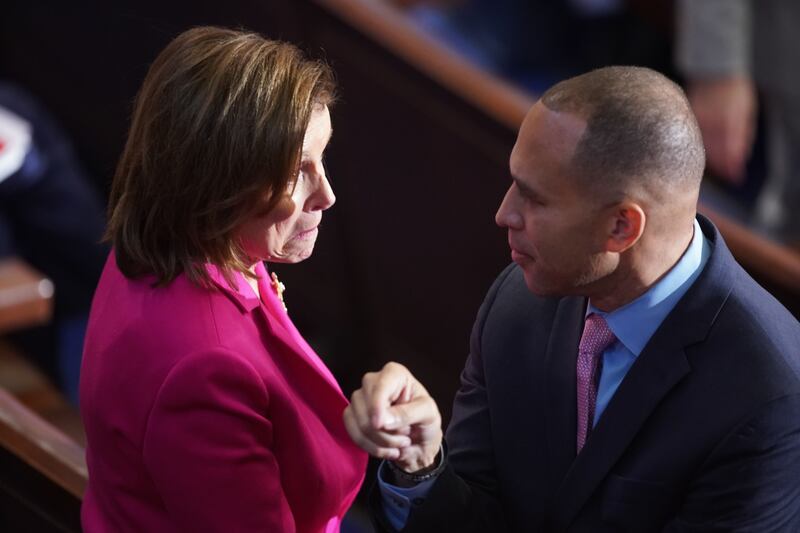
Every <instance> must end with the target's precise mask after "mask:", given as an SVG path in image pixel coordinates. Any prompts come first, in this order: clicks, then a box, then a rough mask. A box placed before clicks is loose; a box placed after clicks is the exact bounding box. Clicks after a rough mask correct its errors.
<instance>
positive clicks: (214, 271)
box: [205, 261, 267, 311]
mask: <svg viewBox="0 0 800 533" xmlns="http://www.w3.org/2000/svg"><path fill="white" fill-rule="evenodd" d="M205 268H206V272H208V275H209V277H210V278H211V281H212V282H214V285H216V286H217V287H219V289H220V290H221V291H222V292H223V293H224V294H227V295H228V296H230V297H231V298H232V299H233V300H234V301H235V302H236V303H237V304H239V306H240V307H241V308H242V310H244V311H252V310H253V309H255V308H256V307H258V306H259V305H260V303H261V302H260V300H259V299H258V295H256V293H255V291H254V290H253V287H251V286H250V284H249V283H248V282H247V279H246V278H245V276H244V274H242V273H241V272H239V271H237V270H231V271H230V273H231V275H232V279H233V282H234V285H233V287H231V285H230V284H229V283H228V282H227V281H226V280H225V276H223V271H222V269H221V268H219V267H218V266H216V265H214V264H211V263H206V264H205ZM255 270H256V274H257V275H258V277H259V278H262V279H266V276H267V271H266V268H265V267H264V264H263V263H262V262H261V261H258V262H257V263H256V269H255Z"/></svg>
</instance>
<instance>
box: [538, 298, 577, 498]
mask: <svg viewBox="0 0 800 533" xmlns="http://www.w3.org/2000/svg"><path fill="white" fill-rule="evenodd" d="M585 312H586V299H585V298H565V299H563V300H562V301H561V303H560V304H559V306H558V310H557V311H556V315H555V318H554V320H553V325H552V334H551V336H550V339H549V341H548V344H547V349H546V351H545V383H544V387H545V401H546V408H545V420H546V422H545V423H546V427H545V429H546V431H545V435H546V438H547V450H548V457H547V463H548V465H547V467H548V472H549V478H550V486H551V487H553V488H555V487H558V486H559V485H560V484H561V481H562V480H563V479H564V475H565V474H566V472H567V471H568V470H569V468H570V465H571V464H572V462H573V461H574V460H575V451H576V443H575V438H576V436H575V434H576V424H577V415H576V411H577V400H576V384H575V357H576V355H577V353H578V344H579V342H580V339H581V332H582V328H583V319H584V314H585ZM550 503H551V504H552V502H550Z"/></svg>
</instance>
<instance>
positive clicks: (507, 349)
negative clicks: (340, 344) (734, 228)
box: [344, 67, 800, 533]
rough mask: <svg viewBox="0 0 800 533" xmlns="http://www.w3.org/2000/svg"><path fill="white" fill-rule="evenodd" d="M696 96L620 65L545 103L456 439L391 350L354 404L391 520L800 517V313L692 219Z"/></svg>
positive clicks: (690, 522)
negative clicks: (508, 261)
mask: <svg viewBox="0 0 800 533" xmlns="http://www.w3.org/2000/svg"><path fill="white" fill-rule="evenodd" d="M704 163H705V159H704V153H703V148H702V139H701V137H700V133H699V130H698V127H697V122H696V120H695V118H694V116H693V114H692V112H691V110H690V108H689V105H688V103H687V101H686V98H685V96H684V94H683V92H682V91H681V90H680V88H679V87H677V86H676V85H675V84H673V83H672V82H671V81H669V80H668V79H666V78H664V77H663V76H661V75H660V74H658V73H656V72H653V71H651V70H647V69H642V68H635V67H609V68H604V69H599V70H596V71H592V72H590V73H588V74H584V75H582V76H578V77H576V78H572V79H569V80H566V81H564V82H561V83H559V84H557V85H556V86H554V87H553V88H552V89H550V90H548V91H547V92H546V93H545V94H544V95H543V96H542V98H541V99H540V100H539V101H538V102H537V103H536V104H535V105H534V106H533V108H532V109H531V111H530V112H529V114H528V115H527V117H526V118H525V121H524V123H523V125H522V128H521V130H520V133H519V137H518V139H517V143H516V145H515V147H514V150H513V152H512V154H511V159H510V169H511V175H512V178H513V182H512V185H511V187H510V188H509V190H508V193H507V194H506V196H505V198H504V199H503V203H502V205H501V206H500V209H499V210H498V213H497V217H496V218H497V223H498V224H499V225H500V226H502V227H505V228H507V230H508V239H509V246H510V247H511V256H512V259H513V261H514V264H513V265H511V266H509V267H508V268H507V269H506V270H505V271H504V272H503V273H502V274H501V275H500V276H499V277H498V279H497V280H496V281H495V283H494V285H493V286H492V288H491V289H490V290H489V293H488V295H487V297H486V300H485V301H484V303H483V305H482V307H481V309H480V311H479V313H478V318H477V321H476V323H475V327H474V329H473V333H472V339H471V349H470V355H469V357H468V359H467V362H466V366H465V369H464V372H463V374H462V376H461V388H460V390H459V392H458V394H457V396H456V399H455V404H454V407H453V417H452V421H451V423H450V426H449V428H448V430H447V438H446V441H447V446H446V447H442V448H441V449H440V443H441V442H442V432H441V428H440V426H441V419H440V416H439V413H438V410H437V407H436V404H435V402H434V401H433V400H432V399H431V398H430V396H429V395H428V393H427V392H426V391H425V388H424V387H423V386H422V385H421V384H420V383H419V382H418V381H417V380H416V379H415V378H414V377H413V376H412V375H411V373H410V372H409V371H408V370H407V369H405V368H404V367H402V366H401V365H398V364H395V363H389V364H388V365H387V366H385V367H384V368H383V369H382V370H381V371H380V372H376V373H370V374H367V375H366V376H365V377H364V382H363V387H362V388H361V389H359V390H357V391H356V392H355V393H354V394H353V397H352V404H351V406H350V407H349V408H348V409H347V410H346V411H345V414H344V419H345V424H346V425H347V427H348V430H349V432H350V434H351V436H352V437H353V439H354V440H355V441H356V442H357V443H358V444H359V445H361V446H362V447H363V448H364V449H365V450H367V451H368V452H370V453H372V454H373V455H375V456H377V457H381V458H384V459H386V461H385V463H384V464H383V465H382V467H381V470H380V473H379V487H378V490H376V491H374V492H373V501H372V503H373V508H374V512H375V515H376V523H377V524H378V526H379V528H380V529H382V530H386V531H392V530H396V529H402V528H404V529H403V531H508V530H510V531H548V532H549V531H553V532H555V531H559V532H560V531H570V532H583V531H586V532H589V531H591V532H602V531H609V532H610V531H615V532H617V531H632V532H637V533H640V532H648V531H671V532H674V531H704V532H705V531H758V532H761V531H787V532H788V531H792V532H794V531H800V324H798V322H797V321H796V320H795V319H794V318H793V317H792V316H791V315H790V314H789V313H788V312H787V311H786V310H785V309H784V308H783V307H782V306H781V305H780V304H779V303H778V302H777V301H775V299H774V298H772V296H770V295H769V294H768V293H767V292H766V291H764V290H763V289H762V288H761V287H759V286H758V285H757V284H756V283H755V282H754V281H753V280H752V279H751V278H750V277H749V276H748V275H747V274H746V273H745V272H744V271H743V270H742V268H741V267H740V266H739V265H738V264H737V263H736V261H735V260H734V259H733V257H732V256H731V254H730V252H729V251H728V249H727V248H726V246H725V243H724V241H723V240H722V238H721V237H720V235H719V233H718V232H717V230H716V228H715V227H714V226H713V225H712V224H711V222H709V221H708V220H707V219H705V218H702V217H697V215H696V204H697V197H698V192H699V185H700V179H701V176H702V174H703V168H704Z"/></svg>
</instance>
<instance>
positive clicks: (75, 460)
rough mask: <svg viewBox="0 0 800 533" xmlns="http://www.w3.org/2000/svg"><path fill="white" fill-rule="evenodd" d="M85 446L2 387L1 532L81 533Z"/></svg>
mask: <svg viewBox="0 0 800 533" xmlns="http://www.w3.org/2000/svg"><path fill="white" fill-rule="evenodd" d="M86 481H87V472H86V463H85V459H84V450H83V447H81V446H80V445H79V444H77V443H76V442H75V441H73V440H72V439H70V438H69V437H67V436H66V435H64V434H63V433H61V432H60V431H59V430H58V429H56V428H55V427H54V426H52V425H51V424H50V423H48V422H46V421H45V420H44V419H42V418H41V417H40V416H39V415H37V414H36V413H34V412H33V411H32V410H30V409H29V408H27V407H26V406H24V405H23V404H22V403H21V402H20V401H19V400H17V399H16V398H15V397H14V396H12V395H11V394H10V393H8V392H6V391H5V390H2V389H0V531H8V532H15V531H19V532H23V531H24V532H28V531H31V532H37V533H39V532H41V533H46V532H50V531H53V532H55V531H80V504H81V499H82V497H83V492H84V490H85V488H86Z"/></svg>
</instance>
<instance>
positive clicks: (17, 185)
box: [0, 81, 108, 402]
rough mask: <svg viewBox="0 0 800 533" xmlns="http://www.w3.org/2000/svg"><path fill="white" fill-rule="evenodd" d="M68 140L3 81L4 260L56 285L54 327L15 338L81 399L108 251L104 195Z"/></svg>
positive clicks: (0, 247) (0, 224) (0, 241)
mask: <svg viewBox="0 0 800 533" xmlns="http://www.w3.org/2000/svg"><path fill="white" fill-rule="evenodd" d="M89 183H90V182H89V179H88V177H87V175H86V172H85V171H84V169H83V166H82V165H81V164H80V162H79V161H78V158H77V156H76V154H75V151H74V150H73V147H72V144H71V143H70V141H69V139H68V137H67V135H66V134H65V133H64V131H62V129H61V128H60V127H59V125H58V124H57V123H56V121H55V119H54V118H53V117H52V116H51V115H50V113H49V112H48V111H47V110H45V109H44V108H43V107H42V106H41V105H40V104H39V103H38V102H37V101H36V100H35V99H34V98H33V96H32V95H31V94H29V93H28V92H27V91H25V90H24V89H22V88H21V87H19V86H16V85H14V84H12V83H9V82H5V81H0V257H10V256H19V257H21V258H22V259H24V260H25V261H27V262H28V263H29V264H31V265H32V266H33V267H35V268H36V269H37V270H39V271H40V272H42V273H43V274H45V275H46V276H47V277H48V278H50V279H51V280H52V281H53V282H54V284H55V289H56V292H55V297H54V312H53V321H52V324H49V325H47V326H43V327H37V328H33V329H31V330H28V331H23V332H19V333H17V334H15V335H13V339H12V340H13V341H14V342H15V343H16V344H18V345H19V347H20V348H21V350H22V351H23V352H24V353H25V354H26V355H28V356H30V357H32V358H33V359H34V360H35V362H37V363H38V364H39V365H40V366H41V367H42V368H43V369H44V370H45V371H46V373H47V374H48V375H49V376H50V377H51V378H53V379H54V381H55V382H56V383H57V384H58V385H59V386H60V388H61V389H62V390H63V391H64V393H65V394H66V395H67V396H68V397H69V399H70V400H72V401H73V402H77V398H78V374H79V371H80V364H81V352H82V350H83V339H84V333H85V330H86V322H87V319H88V315H89V306H90V303H91V298H92V293H93V291H94V287H95V285H96V284H97V280H98V278H99V277H100V271H101V270H102V268H103V262H104V261H105V257H106V255H107V254H108V247H107V246H106V245H105V244H101V243H100V240H101V237H102V235H103V227H104V225H105V220H104V216H103V202H102V200H101V198H100V195H99V194H98V193H97V191H95V190H94V189H93V188H92V186H91V185H90V184H89Z"/></svg>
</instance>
